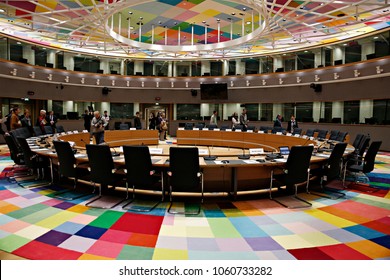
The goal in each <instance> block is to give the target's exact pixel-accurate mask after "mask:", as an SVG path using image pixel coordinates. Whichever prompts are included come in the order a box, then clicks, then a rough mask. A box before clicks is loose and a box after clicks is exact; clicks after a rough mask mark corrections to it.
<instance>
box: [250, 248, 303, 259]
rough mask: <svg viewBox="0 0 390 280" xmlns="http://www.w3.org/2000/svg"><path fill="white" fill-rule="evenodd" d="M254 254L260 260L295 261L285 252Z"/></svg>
mask: <svg viewBox="0 0 390 280" xmlns="http://www.w3.org/2000/svg"><path fill="white" fill-rule="evenodd" d="M255 254H256V255H257V257H258V258H259V259H260V260H296V258H295V257H294V256H293V255H291V254H290V253H289V252H288V251H286V250H276V251H257V252H255Z"/></svg>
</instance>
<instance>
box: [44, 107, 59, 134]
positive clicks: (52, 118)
mask: <svg viewBox="0 0 390 280" xmlns="http://www.w3.org/2000/svg"><path fill="white" fill-rule="evenodd" d="M46 122H47V125H50V126H51V128H52V129H53V132H55V131H56V124H57V116H56V115H54V111H50V112H49V114H48V115H47V116H46Z"/></svg>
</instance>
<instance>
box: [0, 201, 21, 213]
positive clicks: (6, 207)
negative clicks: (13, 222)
mask: <svg viewBox="0 0 390 280" xmlns="http://www.w3.org/2000/svg"><path fill="white" fill-rule="evenodd" d="M19 209H20V207H19V206H16V205H14V204H10V203H6V202H4V203H2V204H1V205H0V213H2V214H8V213H11V212H14V211H16V210H19Z"/></svg>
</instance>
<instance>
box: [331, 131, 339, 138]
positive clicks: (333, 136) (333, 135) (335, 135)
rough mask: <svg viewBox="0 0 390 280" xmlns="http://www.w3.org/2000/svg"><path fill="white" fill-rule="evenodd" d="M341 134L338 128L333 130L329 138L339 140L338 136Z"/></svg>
mask: <svg viewBox="0 0 390 280" xmlns="http://www.w3.org/2000/svg"><path fill="white" fill-rule="evenodd" d="M338 135H339V131H338V130H331V131H330V136H329V140H337V136H338Z"/></svg>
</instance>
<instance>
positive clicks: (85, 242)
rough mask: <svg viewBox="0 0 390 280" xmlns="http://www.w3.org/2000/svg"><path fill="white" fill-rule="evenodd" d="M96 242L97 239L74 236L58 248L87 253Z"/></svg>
mask: <svg viewBox="0 0 390 280" xmlns="http://www.w3.org/2000/svg"><path fill="white" fill-rule="evenodd" d="M95 242H96V239H92V238H86V237H81V236H77V235H72V236H71V237H69V238H68V239H66V240H64V241H63V242H62V243H61V244H60V245H58V247H60V248H63V249H67V250H72V251H77V252H82V253H85V252H86V251H87V250H88V249H89V248H90V247H91V246H92V245H93V244H94V243H95Z"/></svg>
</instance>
